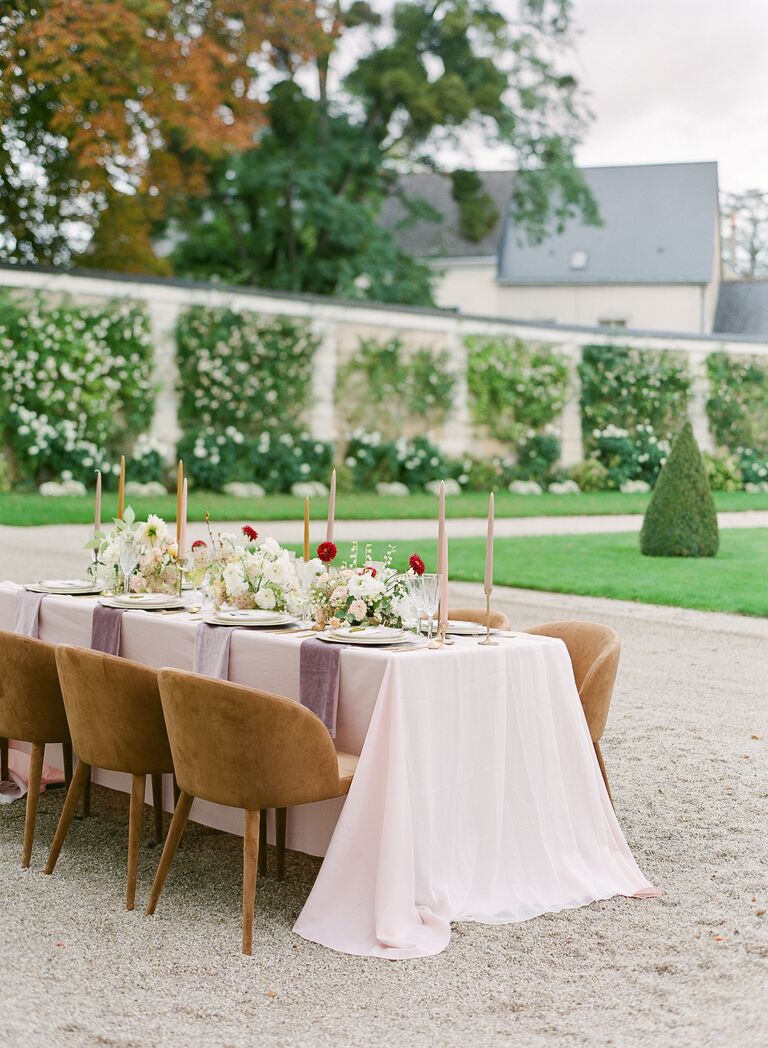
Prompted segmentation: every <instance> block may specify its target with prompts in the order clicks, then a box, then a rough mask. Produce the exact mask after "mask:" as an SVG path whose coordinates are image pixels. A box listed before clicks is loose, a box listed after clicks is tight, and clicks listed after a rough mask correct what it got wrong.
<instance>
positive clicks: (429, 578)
mask: <svg viewBox="0 0 768 1048" xmlns="http://www.w3.org/2000/svg"><path fill="white" fill-rule="evenodd" d="M421 583H422V589H421V592H422V600H423V611H424V614H425V615H426V616H427V639H428V640H432V623H433V620H434V617H435V612H436V611H437V606H438V604H439V603H440V576H439V575H427V574H424V575H422V576H421Z"/></svg>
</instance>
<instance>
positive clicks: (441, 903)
mask: <svg viewBox="0 0 768 1048" xmlns="http://www.w3.org/2000/svg"><path fill="white" fill-rule="evenodd" d="M18 589H19V587H18V586H17V585H16V584H14V583H9V582H4V583H0V629H5V630H12V629H13V628H14V620H15V606H16V594H17V592H18ZM94 604H95V600H94V598H89V597H72V596H53V595H49V596H46V597H45V598H44V600H43V602H42V604H41V606H40V616H39V637H40V639H41V640H44V641H48V642H50V643H53V644H61V643H64V644H73V645H78V646H81V647H88V646H89V645H90V637H91V620H92V616H93V608H94ZM197 626H198V621H197V620H196V619H195V617H194V616H191V615H190V614H188V613H177V614H160V613H157V612H147V611H139V610H131V611H128V612H126V613H125V614H124V616H123V624H122V635H121V649H120V653H121V655H122V656H123V657H124V658H127V659H132V660H134V661H136V662H140V663H143V664H145V665H148V666H152V667H156V668H160V667H164V666H167V667H173V668H176V669H183V670H191V668H192V660H193V650H194V642H195V631H196V629H197ZM302 640H303V638H302V637H300V636H297V637H294V636H292V635H291V634H288V635H280V634H278V633H268V632H266V631H259V630H248V629H237V630H235V632H234V634H233V637H232V644H231V652H230V662H229V679H230V680H231V681H233V682H235V683H238V684H244V685H250V686H252V687H258V688H259V689H261V690H264V691H269V692H273V693H276V694H279V695H283V696H285V697H287V698H290V699H294V700H296V701H299V666H300V647H301V644H302ZM497 640H498V643H497V645H496V646H494V647H491V646H488V647H485V646H481V645H479V644H478V643H477V640H476V638H468V637H457V638H456V639H455V643H454V644H452V645H450V646H446V647H443V648H440V649H428V648H421V649H418V650H414V649H410V650H404V651H395V650H376V649H372V648H366V649H361V648H359V647H345V648H344V649H343V651H342V653H341V659H340V678H339V703H338V717H337V728H336V738H335V744H336V748H337V749H338V750H339V751H343V752H346V753H352V754H355V755H359V757H360V760H359V764H358V767H357V771H356V773H355V777H354V780H353V782H352V786H351V789H350V791H349V794H348V796H347V797H346V798H344V799H340V800H333V801H323V802H320V803H319V804H308V805H303V806H301V807H297V808H292V809H290V811H289V814H288V831H287V846H288V847H289V848H291V849H295V850H297V851H303V852H307V853H309V854H311V855H317V856H324V860H323V864H322V866H321V868H320V872H319V875H318V877H317V880H316V882H315V885H314V887H313V889H312V891H311V893H310V895H309V898H308V899H307V902H306V904H305V906H304V908H303V910H302V912H301V914H300V916H299V918H298V920H297V922H296V925H295V928H294V930H295V931H296V932H297V933H298V934H299V935H302V936H303V937H304V938H306V939H310V940H312V941H314V942H318V943H321V944H323V945H325V946H328V947H331V948H333V949H336V950H340V951H343V952H346V953H352V954H359V955H368V956H380V957H387V958H391V959H400V958H408V957H418V956H425V955H429V954H434V953H438V952H439V951H441V950H442V949H444V948H445V947H446V946H447V945H448V943H449V941H450V925H451V922H453V921H459V920H467V921H480V922H486V923H507V922H508V923H513V922H517V921H522V920H526V919H529V918H532V917H535V916H537V915H540V914H543V913H548V912H555V911H559V910H563V909H567V908H572V907H577V906H583V905H586V904H588V903H591V902H593V901H595V900H597V899H607V898H611V897H613V896H616V895H618V896H627V897H636V898H640V897H649V896H654V895H658V894H659V892H658V891H657V890H656V889H655V888H653V886H652V885H651V884H650V883H649V881H648V880H647V879H646V877H645V876H644V875H643V874H642V873H641V871H640V869H639V868H638V866H637V863H636V862H635V860H634V858H633V856H632V853H631V851H630V849H629V846H628V844H627V842H626V840H625V837H624V834H623V833H622V830H621V827H620V825H619V823H618V820H617V818H616V815H615V813H614V810H613V807H612V805H611V802H610V799H609V797H608V793H607V791H606V788H605V785H604V782H603V779H602V776H601V773H600V769H599V767H598V764H597V760H596V757H595V753H594V749H593V746H592V742H591V739H590V735H589V730H588V728H587V725H586V721H585V719H584V714H583V711H582V708H581V703H580V700H579V696H578V692H577V690H576V685H575V682H574V678H573V671H572V667H571V662H570V658H569V656H568V652H567V649H566V647H565V645H564V644H563V643H562V641H560V640H557V639H554V638H551V637H543V636H534V635H529V634H518V635H515V636H511V637H498V638H497ZM0 673H1V668H0ZM12 745H13V744H12ZM48 759H49V762H53V763H54V764H55V760H56V757H55V754H52V755H51V756H50V757H49V758H48ZM94 781H95V782H98V783H101V784H103V785H105V786H108V787H111V788H113V789H121V790H125V791H127V790H128V789H129V783H128V779H127V777H126V778H125V779H124V778H123V777H122V776H120V775H118V774H116V773H114V772H109V771H105V770H102V769H95V770H94ZM164 803H165V806H166V808H168V809H170V807H171V806H172V789H171V783H170V782H167V783H166V784H165V791H164ZM191 818H192V819H193V820H195V821H197V822H201V823H204V824H206V825H209V826H213V827H217V828H219V829H222V830H226V831H228V832H231V833H242V816H241V813H240V812H236V811H233V810H232V809H227V808H223V807H221V806H219V805H214V804H210V803H208V802H205V801H201V800H199V799H198V800H195V802H194V804H193V807H192V812H191Z"/></svg>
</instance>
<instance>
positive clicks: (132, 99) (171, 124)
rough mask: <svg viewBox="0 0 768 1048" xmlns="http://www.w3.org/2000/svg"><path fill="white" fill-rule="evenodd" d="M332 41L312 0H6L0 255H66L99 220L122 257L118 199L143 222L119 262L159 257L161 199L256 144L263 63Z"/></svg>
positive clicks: (56, 258)
mask: <svg viewBox="0 0 768 1048" xmlns="http://www.w3.org/2000/svg"><path fill="white" fill-rule="evenodd" d="M324 41H325V35H324V34H323V33H322V32H321V30H320V26H319V24H318V19H317V15H316V12H315V10H314V8H313V5H312V4H311V3H307V2H306V0H259V2H258V3H246V2H242V0H33V2H31V0H4V3H3V4H2V7H0V192H1V193H2V200H3V206H2V213H1V214H0V257H4V258H7V259H14V260H19V261H32V262H39V261H42V262H53V263H62V262H67V261H68V260H69V258H70V256H71V252H72V248H73V245H74V246H75V247H76V246H77V243H78V237H80V240H81V242H82V243H85V242H87V241H88V239H89V235H90V233H91V232H93V239H92V250H93V251H94V253H95V255H99V254H101V255H103V254H104V253H105V252H106V253H107V254H109V256H110V258H111V259H112V260H113V264H115V265H117V264H118V262H119V261H120V260H121V259H120V257H118V255H119V253H118V252H117V247H118V246H119V242H120V238H119V237H118V241H117V242H115V241H114V239H113V238H114V236H115V232H116V228H117V227H118V226H119V225H120V222H119V221H116V220H117V219H118V215H117V214H115V215H114V216H112V218H110V219H109V220H106V218H105V219H104V222H103V224H102V216H103V215H104V213H105V211H106V209H107V207H108V205H110V206H114V207H115V208H116V210H117V211H121V212H122V217H123V220H124V219H125V217H126V216H128V215H130V216H131V222H132V223H134V222H135V223H138V225H137V226H135V227H134V233H135V240H134V242H133V244H131V245H127V246H128V247H129V256H128V257H125V256H122V261H123V262H124V263H125V262H128V265H127V266H126V265H123V266H122V268H141V269H145V270H146V269H153V268H156V266H157V260H156V259H155V257H154V254H153V252H152V251H151V250H150V241H149V231H150V229H151V225H152V222H153V220H155V219H156V218H157V217H159V215H160V213H161V212H160V205H161V203H163V202H164V201H166V200H167V199H168V198H169V197H170V196H171V195H173V194H174V193H176V192H179V191H180V192H183V193H184V194H190V193H195V192H197V191H199V190H201V189H202V188H203V187H204V185H205V174H206V170H207V167H208V164H209V162H210V161H211V160H212V159H216V158H217V157H220V156H222V155H223V154H225V153H226V152H228V151H231V150H241V149H244V148H247V147H248V146H250V145H251V144H252V143H253V141H254V134H255V133H256V132H257V131H258V128H259V127H260V126H261V124H262V122H263V119H264V116H263V106H262V105H261V103H260V102H259V100H258V96H257V92H256V90H255V86H254V85H255V81H256V79H257V78H258V76H259V74H260V73H263V72H264V69H265V66H267V65H269V64H270V63H271V64H277V65H280V64H281V63H283V62H284V61H285V58H286V56H307V55H309V54H310V53H317V52H318V50H322V48H323V46H324ZM120 195H123V196H124V197H131V196H132V197H135V198H136V200H135V201H134V202H133V203H132V204H128V202H127V201H126V200H121V196H120ZM153 202H154V203H153ZM137 247H138V248H140V250H138V251H137Z"/></svg>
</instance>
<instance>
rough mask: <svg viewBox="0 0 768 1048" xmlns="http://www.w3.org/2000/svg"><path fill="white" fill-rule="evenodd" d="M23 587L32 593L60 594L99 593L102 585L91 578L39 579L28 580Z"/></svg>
mask: <svg viewBox="0 0 768 1048" xmlns="http://www.w3.org/2000/svg"><path fill="white" fill-rule="evenodd" d="M24 588H25V589H28V590H30V591H31V592H32V593H56V594H60V595H66V594H67V593H71V594H77V595H80V594H83V593H101V591H102V588H103V587H102V586H100V585H99V584H98V583H97V582H94V581H93V579H41V580H40V581H39V582H30V583H29V584H28V585H27V586H25V587H24Z"/></svg>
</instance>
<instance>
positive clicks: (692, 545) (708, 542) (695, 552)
mask: <svg viewBox="0 0 768 1048" xmlns="http://www.w3.org/2000/svg"><path fill="white" fill-rule="evenodd" d="M718 546H719V535H718V529H717V513H716V512H715V502H714V499H713V498H712V492H711V491H710V488H709V480H708V478H707V471H706V469H705V467H704V461H703V459H702V457H701V452H700V451H699V446H698V444H697V443H696V438H695V437H694V435H693V428H692V427H691V424H690V422H686V423H685V425H684V426H683V428H682V429H681V430H680V432H679V433H678V435H677V436H676V437H675V440H674V442H673V444H672V450H671V451H670V453H669V458H668V459H667V461H666V463H665V464H664V466H663V467H662V470H661V473H659V477H658V480H657V481H656V487H655V488H654V489H653V496H652V497H651V501H650V503H649V505H648V509H647V510H646V512H645V519H644V520H643V527H642V530H641V532H640V551H641V553H643V554H645V555H646V556H648V557H714V556H715V554H716V553H717V549H718Z"/></svg>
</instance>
